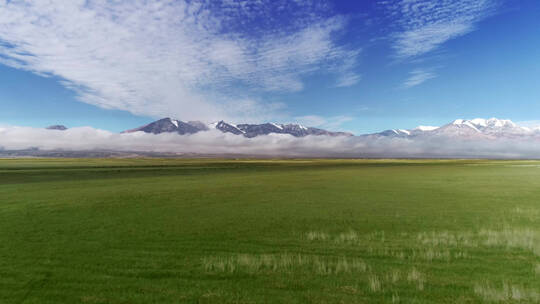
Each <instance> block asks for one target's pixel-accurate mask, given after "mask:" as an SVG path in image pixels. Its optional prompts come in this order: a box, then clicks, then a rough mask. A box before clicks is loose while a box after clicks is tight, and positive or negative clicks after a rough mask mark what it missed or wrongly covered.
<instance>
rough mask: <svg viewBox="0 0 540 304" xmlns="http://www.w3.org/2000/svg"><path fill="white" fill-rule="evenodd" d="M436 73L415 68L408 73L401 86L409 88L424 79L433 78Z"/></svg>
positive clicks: (422, 81)
mask: <svg viewBox="0 0 540 304" xmlns="http://www.w3.org/2000/svg"><path fill="white" fill-rule="evenodd" d="M435 77H437V75H435V73H433V72H430V71H427V70H423V69H416V70H413V71H411V72H410V73H409V78H407V80H405V82H404V83H403V86H404V87H405V88H411V87H414V86H417V85H420V84H422V83H424V82H425V81H427V80H429V79H432V78H435Z"/></svg>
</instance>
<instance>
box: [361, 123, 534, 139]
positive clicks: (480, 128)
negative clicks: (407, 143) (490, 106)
mask: <svg viewBox="0 0 540 304" xmlns="http://www.w3.org/2000/svg"><path fill="white" fill-rule="evenodd" d="M534 134H540V130H539V129H530V128H526V127H521V126H518V125H516V124H515V123H513V122H512V121H510V120H506V119H497V118H490V119H483V118H476V119H471V120H466V119H456V120H454V121H453V122H451V123H449V124H446V125H443V126H440V127H432V126H419V127H417V128H414V129H411V130H403V129H399V130H398V129H394V130H386V131H383V132H379V133H374V134H368V135H365V136H371V137H380V136H386V137H388V136H391V137H418V136H445V137H462V138H463V137H464V138H475V137H482V138H490V137H493V138H496V137H520V136H529V135H534Z"/></svg>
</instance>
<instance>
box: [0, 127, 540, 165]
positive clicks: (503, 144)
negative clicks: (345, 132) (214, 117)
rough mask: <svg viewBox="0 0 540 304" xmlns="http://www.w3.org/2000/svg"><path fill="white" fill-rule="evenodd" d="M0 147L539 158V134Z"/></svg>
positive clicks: (60, 136)
mask: <svg viewBox="0 0 540 304" xmlns="http://www.w3.org/2000/svg"><path fill="white" fill-rule="evenodd" d="M0 143H1V144H0V149H5V150H21V149H28V148H38V149H40V150H64V151H95V150H100V151H125V152H172V153H198V154H213V155H216V154H237V155H238V154H241V155H250V156H289V157H382V158H388V157H435V158H438V157H454V158H539V157H540V137H527V138H521V139H520V138H497V139H487V138H486V139H484V138H474V139H470V138H469V139H467V138H462V139H459V138H451V137H444V136H441V137H426V138H416V139H409V138H391V137H383V138H378V139H374V138H370V137H361V136H360V137H353V136H349V137H347V136H338V137H329V136H307V137H302V138H297V137H293V136H290V135H285V134H271V135H267V136H258V137H255V138H245V137H243V136H238V135H233V134H230V133H221V132H220V131H217V130H213V131H208V132H199V133H196V134H193V135H178V134H175V133H164V134H159V135H153V134H147V133H142V132H136V133H127V134H117V133H111V132H108V131H103V130H97V129H93V128H88V127H83V128H73V129H69V130H67V131H56V130H45V129H35V128H23V127H3V128H2V129H0Z"/></svg>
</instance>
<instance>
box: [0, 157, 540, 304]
mask: <svg viewBox="0 0 540 304" xmlns="http://www.w3.org/2000/svg"><path fill="white" fill-rule="evenodd" d="M539 198H540V162H530V161H523V162H519V161H514V162H510V161H420V160H415V161H405V160H401V161H394V160H377V161H375V160H373V161H368V160H296V161H277V160H275V161H272V160H265V161H258V160H238V161H226V160H158V159H134V160H129V159H118V160H115V159H106V160H99V159H92V160H45V159H44V160H0V303H377V302H386V303H411V302H413V303H414V302H416V303H444V302H446V303H456V302H459V303H476V302H488V303H491V302H493V303H497V302H498V303H537V302H539V301H540V295H539V292H540V270H539V269H540V247H539V246H540V245H539V244H540V222H539V221H540V202H539Z"/></svg>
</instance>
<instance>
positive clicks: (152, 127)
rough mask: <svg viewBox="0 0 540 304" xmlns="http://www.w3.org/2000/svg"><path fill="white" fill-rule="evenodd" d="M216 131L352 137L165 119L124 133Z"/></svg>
mask: <svg viewBox="0 0 540 304" xmlns="http://www.w3.org/2000/svg"><path fill="white" fill-rule="evenodd" d="M210 129H216V130H219V131H221V132H223V133H232V134H235V135H243V136H245V137H248V138H252V137H256V136H259V135H268V134H272V133H275V134H289V135H292V136H295V137H304V136H307V135H327V136H352V135H353V134H351V133H347V132H331V131H327V130H323V129H318V128H312V127H305V126H303V125H300V124H276V123H263V124H238V125H234V124H231V123H227V122H225V121H219V122H216V123H212V124H209V125H206V124H204V123H202V122H200V121H189V122H187V123H186V122H183V121H180V120H176V119H172V118H163V119H160V120H157V121H154V122H152V123H149V124H147V125H144V126H142V127H139V128H135V129H131V130H127V131H124V133H132V132H137V131H142V132H146V133H153V134H160V133H171V132H174V133H178V134H194V133H197V132H201V131H207V130H210Z"/></svg>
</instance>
